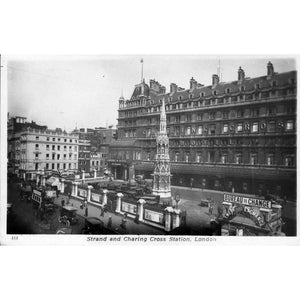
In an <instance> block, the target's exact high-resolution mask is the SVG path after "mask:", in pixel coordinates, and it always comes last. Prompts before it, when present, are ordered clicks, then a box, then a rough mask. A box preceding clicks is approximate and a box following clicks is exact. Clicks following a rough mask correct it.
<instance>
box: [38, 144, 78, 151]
mask: <svg viewBox="0 0 300 300" xmlns="http://www.w3.org/2000/svg"><path fill="white" fill-rule="evenodd" d="M39 148H40V145H39V144H35V149H36V150H38V149H39ZM67 149H68V148H67V146H64V147H63V148H61V147H60V145H56V147H55V145H52V150H57V151H60V150H64V151H67ZM72 149H73V147H72V146H69V151H72ZM46 150H50V145H46ZM74 151H77V146H74Z"/></svg>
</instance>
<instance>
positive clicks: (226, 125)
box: [223, 124, 228, 133]
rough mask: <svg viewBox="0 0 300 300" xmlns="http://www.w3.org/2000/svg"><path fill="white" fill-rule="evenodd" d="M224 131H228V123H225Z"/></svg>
mask: <svg viewBox="0 0 300 300" xmlns="http://www.w3.org/2000/svg"><path fill="white" fill-rule="evenodd" d="M223 133H228V124H224V125H223Z"/></svg>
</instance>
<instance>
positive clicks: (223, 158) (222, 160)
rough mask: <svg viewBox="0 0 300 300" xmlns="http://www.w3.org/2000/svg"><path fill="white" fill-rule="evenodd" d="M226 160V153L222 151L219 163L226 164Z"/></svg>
mask: <svg viewBox="0 0 300 300" xmlns="http://www.w3.org/2000/svg"><path fill="white" fill-rule="evenodd" d="M227 162H228V155H227V154H225V153H223V154H222V155H221V163H222V164H227Z"/></svg>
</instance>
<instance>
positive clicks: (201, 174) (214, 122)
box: [0, 55, 299, 245]
mask: <svg viewBox="0 0 300 300" xmlns="http://www.w3.org/2000/svg"><path fill="white" fill-rule="evenodd" d="M297 71H298V65H297V57H293V56H272V55H271V56H266V55H264V56H238V55H235V56H222V55H219V56H201V55H123V56H122V55H115V56H113V55H106V56H103V55H99V56H96V55H92V56H9V55H2V56H1V240H0V242H1V244H4V245H19V244H21V245H25V244H66V243H69V244H91V245H103V244H116V245H117V244H132V245H136V244H153V245H162V244H165V245H176V244H180V245H182V244H186V245H205V244H208V245H214V244H216V245H217V244H270V243H271V244H299V238H298V236H299V231H298V230H297V226H298V220H297Z"/></svg>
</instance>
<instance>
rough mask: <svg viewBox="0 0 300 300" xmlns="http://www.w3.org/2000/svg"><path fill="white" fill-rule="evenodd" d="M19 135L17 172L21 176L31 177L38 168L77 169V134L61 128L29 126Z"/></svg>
mask: <svg viewBox="0 0 300 300" xmlns="http://www.w3.org/2000/svg"><path fill="white" fill-rule="evenodd" d="M19 135H20V170H19V173H20V175H21V176H22V177H24V178H28V179H33V178H35V174H36V173H37V172H39V171H40V170H45V171H54V170H56V171H61V172H62V171H66V170H72V171H76V170H77V169H78V135H76V134H68V133H67V132H65V131H62V130H37V129H31V128H27V129H25V130H23V131H21V132H20V134H19Z"/></svg>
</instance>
